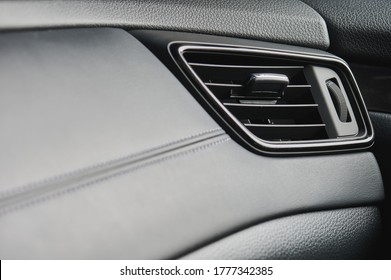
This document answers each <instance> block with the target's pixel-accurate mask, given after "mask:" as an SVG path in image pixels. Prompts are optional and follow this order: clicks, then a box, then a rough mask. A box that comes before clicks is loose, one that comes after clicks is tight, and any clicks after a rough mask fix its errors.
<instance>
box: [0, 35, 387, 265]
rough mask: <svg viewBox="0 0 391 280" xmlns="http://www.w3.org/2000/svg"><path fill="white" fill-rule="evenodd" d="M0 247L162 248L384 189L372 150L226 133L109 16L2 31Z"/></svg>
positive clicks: (42, 251)
mask: <svg viewBox="0 0 391 280" xmlns="http://www.w3.org/2000/svg"><path fill="white" fill-rule="evenodd" d="M0 61H1V63H0V83H1V85H2V90H1V94H0V129H1V131H2V137H1V138H0V154H1V157H0V173H1V176H0V179H1V181H0V186H1V189H0V258H1V259H8V258H24V259H29V258H92V259H99V258H103V259H109V258H115V259H122V258H123V259H131V258H138V259H142V258H170V257H175V256H178V255H180V254H183V253H185V252H188V251H190V250H192V249H194V248H198V247H199V246H201V245H203V244H206V243H209V242H211V241H213V240H215V239H217V238H219V237H222V236H225V235H227V234H230V233H232V232H235V231H237V230H240V229H243V228H245V227H248V226H251V225H254V224H256V223H259V222H262V221H266V220H269V219H272V218H276V217H280V216H284V215H290V214H292V213H299V212H306V211H312V210H320V209H330V208H338V207H349V206H356V205H368V204H376V203H377V202H379V201H381V200H382V199H383V186H382V181H381V175H380V172H379V168H378V165H377V163H376V160H375V158H374V156H373V155H372V153H370V152H361V153H350V154H339V155H327V156H306V157H289V158H271V157H264V156H260V155H256V154H253V153H251V152H249V151H248V150H246V149H244V148H243V147H242V146H240V145H238V144H237V143H236V142H234V141H232V140H231V139H230V138H229V136H228V135H226V134H225V133H224V131H223V130H222V129H221V128H219V127H218V125H217V124H216V123H215V122H214V121H213V120H212V119H211V118H210V117H209V116H208V114H207V113H206V112H205V111H204V110H203V109H202V108H201V106H200V105H199V104H198V103H197V102H196V101H195V100H194V99H193V97H192V96H191V95H190V94H189V93H188V92H187V91H186V90H185V88H184V87H183V86H182V85H181V84H180V83H179V82H178V81H177V80H176V78H175V77H174V76H173V75H172V74H171V73H170V72H169V71H168V70H167V69H166V68H165V67H164V66H163V65H162V64H161V62H160V61H159V60H158V59H157V58H155V57H154V56H153V55H152V54H151V53H150V52H149V50H148V49H147V48H146V47H144V46H143V45H142V44H141V43H139V42H138V41H137V40H136V39H135V38H134V37H132V36H131V35H130V34H128V33H127V32H125V31H122V30H118V29H110V28H98V29H81V30H57V31H39V32H20V33H15V34H5V33H3V34H1V36H0Z"/></svg>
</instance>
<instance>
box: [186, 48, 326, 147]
mask: <svg viewBox="0 0 391 280" xmlns="http://www.w3.org/2000/svg"><path fill="white" fill-rule="evenodd" d="M228 56H229V57H228ZM233 56H234V55H224V54H221V53H219V54H214V56H213V58H212V57H211V55H210V54H208V53H200V52H198V53H197V52H190V53H187V54H185V59H186V60H187V62H188V64H189V66H190V67H191V68H192V69H193V71H194V72H195V73H196V74H197V76H198V77H199V78H200V79H201V80H202V82H203V83H204V85H205V86H206V87H207V88H208V89H209V90H210V91H211V92H212V93H213V94H214V95H215V96H216V98H217V99H218V100H219V101H220V102H221V103H222V104H223V105H224V106H225V108H227V109H228V111H229V112H231V113H232V115H233V116H235V117H236V118H237V119H238V120H239V121H240V122H241V123H242V124H243V125H244V126H245V127H246V128H247V129H248V130H249V131H251V132H252V133H253V134H255V135H256V136H257V137H259V138H261V139H264V140H269V141H296V140H315V139H326V138H328V136H327V133H326V129H325V124H324V123H323V122H322V119H321V117H320V115H319V112H318V104H316V103H315V101H314V99H313V97H312V93H311V85H309V84H308V82H307V80H306V78H305V76H304V71H303V70H304V66H303V65H297V64H291V65H276V64H277V63H276V62H275V61H273V60H271V59H268V60H267V59H265V60H259V61H257V60H249V57H243V58H242V59H241V58H240V57H239V56H235V57H234V58H233ZM231 60H233V63H236V64H231ZM215 62H219V64H216V63H215ZM240 62H242V63H245V64H239V63H240ZM257 64H258V65H257ZM254 74H265V75H271V74H280V75H285V76H286V77H288V79H289V84H288V85H287V86H286V88H285V90H284V91H283V95H282V96H280V95H278V94H275V96H274V97H273V94H272V93H273V92H271V93H270V92H269V94H268V95H267V92H266V94H253V93H251V92H249V91H248V89H247V83H248V81H249V79H250V77H251V76H252V75H254Z"/></svg>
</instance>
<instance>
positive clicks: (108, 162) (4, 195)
mask: <svg viewBox="0 0 391 280" xmlns="http://www.w3.org/2000/svg"><path fill="white" fill-rule="evenodd" d="M216 132H222V133H224V131H223V130H222V129H221V128H214V129H209V130H205V131H202V132H199V133H196V134H193V135H190V136H186V137H183V138H181V139H177V140H174V141H171V142H168V143H165V144H162V145H159V146H156V147H153V148H151V149H147V150H144V151H140V152H137V153H132V154H128V155H124V156H121V157H118V158H115V159H111V160H106V161H103V162H99V163H96V164H93V165H90V166H87V167H83V168H80V169H76V170H73V171H70V172H66V173H62V174H59V175H56V176H53V177H49V178H46V179H43V180H39V181H36V182H33V183H28V184H26V185H23V186H20V187H15V188H9V189H6V190H2V191H1V192H0V199H5V198H7V197H8V196H11V195H15V194H19V193H22V192H24V191H30V190H33V189H35V188H39V187H41V186H42V185H46V184H50V183H55V182H56V181H58V180H64V179H67V178H71V177H75V176H78V175H82V173H85V172H88V171H92V170H94V169H97V168H104V167H105V166H109V165H113V164H116V163H119V162H121V161H124V160H130V159H132V158H136V157H140V156H143V155H147V154H149V153H151V152H157V151H159V150H161V149H164V148H168V147H171V146H174V145H177V144H180V143H182V142H186V141H189V140H193V139H196V138H200V137H202V136H207V135H210V134H214V133H216Z"/></svg>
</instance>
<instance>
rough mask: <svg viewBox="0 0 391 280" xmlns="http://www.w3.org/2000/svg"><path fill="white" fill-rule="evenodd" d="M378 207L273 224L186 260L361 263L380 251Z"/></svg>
mask: <svg viewBox="0 0 391 280" xmlns="http://www.w3.org/2000/svg"><path fill="white" fill-rule="evenodd" d="M380 233H381V217H380V211H379V209H378V208H376V207H359V208H347V209H340V210H332V211H321V212H311V213H305V214H299V215H294V216H288V217H283V218H280V219H275V220H271V221H268V222H265V223H261V224H258V225H255V226H253V227H250V228H248V229H244V230H242V231H239V232H237V233H235V234H232V235H229V236H227V237H225V238H223V239H221V240H219V241H216V242H214V243H212V244H209V245H207V246H205V247H203V248H200V249H199V250H196V251H195V252H192V253H190V254H188V255H185V256H184V257H183V258H184V259H361V258H364V259H366V258H372V257H373V256H374V253H376V251H377V249H379V247H378V245H379V244H380V243H379V242H378V238H379V236H380Z"/></svg>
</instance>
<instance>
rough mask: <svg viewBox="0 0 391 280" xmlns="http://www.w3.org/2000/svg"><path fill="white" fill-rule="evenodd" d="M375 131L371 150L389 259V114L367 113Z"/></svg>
mask: <svg viewBox="0 0 391 280" xmlns="http://www.w3.org/2000/svg"><path fill="white" fill-rule="evenodd" d="M369 116H370V118H371V120H372V124H373V128H374V130H375V135H376V139H375V144H374V146H373V148H372V151H373V153H374V155H375V156H376V160H377V162H378V163H379V167H380V170H381V173H382V178H383V182H384V192H385V202H384V203H383V211H382V214H383V220H384V222H385V235H386V236H387V238H386V239H385V242H386V244H384V246H385V247H386V248H387V250H385V251H386V252H387V254H388V256H387V258H391V240H390V238H389V237H390V236H391V145H390V143H391V114H387V113H380V112H369Z"/></svg>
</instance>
